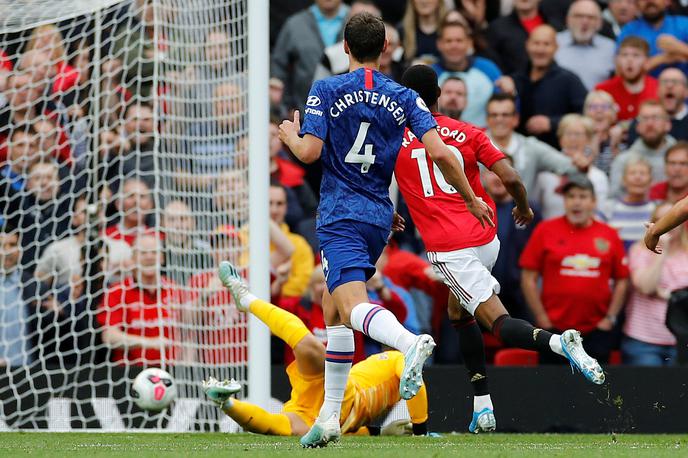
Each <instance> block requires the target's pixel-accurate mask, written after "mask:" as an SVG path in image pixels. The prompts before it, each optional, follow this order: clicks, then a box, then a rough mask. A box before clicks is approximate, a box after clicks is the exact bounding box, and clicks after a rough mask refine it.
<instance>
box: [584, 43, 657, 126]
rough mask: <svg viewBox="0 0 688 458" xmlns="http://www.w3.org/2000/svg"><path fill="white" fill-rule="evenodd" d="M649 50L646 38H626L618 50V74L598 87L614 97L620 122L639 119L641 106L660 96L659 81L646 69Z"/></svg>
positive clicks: (616, 59)
mask: <svg viewBox="0 0 688 458" xmlns="http://www.w3.org/2000/svg"><path fill="white" fill-rule="evenodd" d="M649 49H650V48H649V47H648V45H647V42H646V41H645V40H643V39H642V38H638V37H635V36H630V37H626V38H625V39H624V40H623V41H621V43H620V44H619V48H618V49H617V51H616V58H615V63H616V73H617V74H616V75H615V76H613V77H611V78H610V79H608V80H605V81H602V82H601V83H599V84H597V85H596V86H595V89H597V90H599V91H604V92H607V93H609V94H610V95H611V96H612V97H613V98H614V101H615V102H616V104H617V106H618V109H619V111H618V119H619V121H626V120H629V119H633V118H635V117H636V116H637V115H638V108H639V107H640V104H641V103H642V102H644V101H646V100H651V99H654V98H655V97H656V96H657V87H658V86H657V80H656V79H654V78H653V77H651V76H649V75H648V74H647V70H646V69H645V66H646V63H647V59H648V53H649Z"/></svg>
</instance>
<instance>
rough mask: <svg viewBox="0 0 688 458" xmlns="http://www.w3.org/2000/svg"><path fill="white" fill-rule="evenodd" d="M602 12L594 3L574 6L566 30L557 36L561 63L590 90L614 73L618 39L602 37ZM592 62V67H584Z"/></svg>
mask: <svg viewBox="0 0 688 458" xmlns="http://www.w3.org/2000/svg"><path fill="white" fill-rule="evenodd" d="M601 28H602V11H601V10H600V7H599V6H598V4H597V3H596V2H594V1H593V0H577V1H575V2H573V3H571V6H570V7H569V11H568V14H567V15H566V30H563V31H561V32H559V33H558V34H557V44H558V49H557V53H556V54H555V58H556V60H557V63H558V64H559V65H561V66H562V68H565V69H567V70H570V71H572V72H573V73H575V74H576V75H578V77H579V78H580V79H581V81H582V83H583V85H584V86H585V88H586V89H587V90H588V91H590V90H591V89H592V88H593V87H595V85H596V84H597V83H599V82H601V81H604V80H606V79H607V78H608V77H609V75H611V74H612V72H613V71H614V65H613V61H614V52H615V50H616V44H615V43H614V40H612V39H610V38H607V37H605V36H602V35H600V34H599V33H598V32H599V31H600V30H601ZM582 62H590V63H591V65H581V63H582Z"/></svg>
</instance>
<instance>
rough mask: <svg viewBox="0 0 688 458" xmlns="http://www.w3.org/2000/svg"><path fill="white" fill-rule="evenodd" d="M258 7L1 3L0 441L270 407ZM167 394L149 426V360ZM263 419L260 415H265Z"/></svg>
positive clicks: (164, 425) (257, 2)
mask: <svg viewBox="0 0 688 458" xmlns="http://www.w3.org/2000/svg"><path fill="white" fill-rule="evenodd" d="M268 11H269V4H268V0H56V1H49V0H15V1H9V0H0V144H1V146H0V231H1V232H0V247H1V248H2V253H0V430H13V429H50V430H61V431H64V430H72V429H92V430H110V431H119V430H137V429H147V428H150V429H158V430H167V431H187V430H188V431H235V430H236V424H234V423H233V422H231V421H230V420H229V419H228V418H227V417H226V416H225V415H224V414H222V413H221V412H220V411H219V409H217V408H215V407H214V406H213V405H212V404H210V403H209V402H207V400H206V399H205V397H204V395H203V392H202V390H201V389H200V384H201V381H202V380H203V379H204V378H207V377H208V376H210V375H214V376H215V377H217V378H219V379H223V378H229V377H233V378H235V379H237V380H238V381H240V382H242V383H243V384H244V386H245V390H244V391H243V392H242V393H240V394H239V396H240V397H246V398H248V399H249V400H251V401H252V402H255V403H257V404H259V405H261V406H263V407H266V408H270V407H271V405H272V404H274V401H272V400H271V398H270V372H271V368H270V343H269V331H268V330H267V328H266V327H265V326H264V325H263V324H262V323H260V322H259V321H258V320H256V319H254V318H253V317H250V318H249V317H246V316H245V315H244V314H242V313H239V312H238V311H237V310H236V308H235V307H234V306H233V305H232V304H231V301H230V299H229V294H228V293H227V291H226V290H224V288H222V287H221V285H219V282H218V279H217V276H216V274H215V272H216V267H217V263H218V262H219V261H220V260H221V259H225V258H228V259H231V260H233V262H235V263H236V264H239V265H240V267H242V268H243V270H244V272H245V274H246V276H247V278H248V279H249V281H250V285H251V288H252V291H253V292H254V293H255V294H256V295H258V296H259V297H265V298H268V297H269V281H270V267H269V239H268V224H267V221H268V218H269V216H268V199H267V193H268V192H267V191H268V184H269V167H268V160H269V159H268V157H269V156H268V119H269V101H268V71H269V70H268V62H269V37H268V30H269V27H268ZM151 366H159V367H163V368H165V369H166V370H168V371H169V372H170V373H171V374H172V375H173V376H174V378H175V380H176V382H177V384H178V393H179V394H178V400H177V401H176V402H175V404H173V407H172V409H170V411H168V412H163V413H160V414H151V413H148V412H143V411H141V410H140V409H138V408H137V407H136V406H135V405H134V404H133V403H132V401H131V399H130V396H129V388H130V385H131V381H132V380H133V378H134V377H135V376H136V374H137V373H138V372H139V371H140V370H141V369H142V368H144V367H151ZM272 407H274V405H272Z"/></svg>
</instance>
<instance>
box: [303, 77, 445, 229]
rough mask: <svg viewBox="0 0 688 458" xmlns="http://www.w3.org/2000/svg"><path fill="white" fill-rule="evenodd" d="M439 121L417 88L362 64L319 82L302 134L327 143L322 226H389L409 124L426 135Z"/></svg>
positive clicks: (310, 98) (320, 212) (320, 208)
mask: <svg viewBox="0 0 688 458" xmlns="http://www.w3.org/2000/svg"><path fill="white" fill-rule="evenodd" d="M436 125H437V123H436V122H435V120H434V118H433V117H432V115H431V114H430V111H429V110H428V108H427V107H426V106H425V103H424V102H423V100H422V99H421V98H420V97H419V96H418V94H417V93H416V92H415V91H413V90H411V89H408V88H406V87H404V86H401V85H400V84H398V83H396V82H394V81H393V80H391V79H390V78H387V77H386V76H385V75H383V74H382V73H380V72H378V71H374V70H370V69H364V68H361V69H358V70H355V71H353V72H351V73H346V74H344V75H338V76H333V77H331V78H327V79H324V80H320V81H316V82H315V83H314V84H313V87H311V91H310V94H309V95H308V100H307V101H306V108H305V110H304V116H303V125H302V127H301V135H305V134H310V135H314V136H316V137H318V138H320V139H321V140H322V141H323V142H324V144H323V149H322V154H321V160H322V168H323V178H322V183H321V186H320V205H319V206H318V219H317V225H318V227H320V226H324V225H327V224H330V223H333V222H336V221H341V220H347V219H349V220H355V221H362V222H365V223H369V224H374V225H376V226H379V227H381V228H384V229H389V228H390V226H391V224H392V213H393V211H394V207H393V205H392V202H391V200H390V199H389V185H390V182H391V180H392V173H393V172H394V165H395V163H396V160H397V154H398V152H399V147H400V146H401V140H402V138H403V135H404V128H405V127H406V126H408V127H409V128H410V129H411V131H412V132H413V133H414V134H415V135H416V136H417V137H418V138H421V137H422V136H423V135H424V134H425V133H426V132H427V131H429V130H430V129H433V128H434V127H435V126H436Z"/></svg>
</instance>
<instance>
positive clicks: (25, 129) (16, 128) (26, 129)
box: [8, 123, 37, 138]
mask: <svg viewBox="0 0 688 458" xmlns="http://www.w3.org/2000/svg"><path fill="white" fill-rule="evenodd" d="M16 134H26V135H36V134H37V132H36V128H35V127H34V126H33V124H29V123H22V124H14V125H13V126H12V128H11V129H10V135H9V137H8V138H12V137H14V136H15V135H16Z"/></svg>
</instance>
